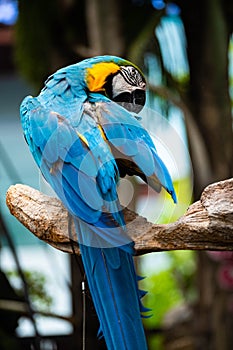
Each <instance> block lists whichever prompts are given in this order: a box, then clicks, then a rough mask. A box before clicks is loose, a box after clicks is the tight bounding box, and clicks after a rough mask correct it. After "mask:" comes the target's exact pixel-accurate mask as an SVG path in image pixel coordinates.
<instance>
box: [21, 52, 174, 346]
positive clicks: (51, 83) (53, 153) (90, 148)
mask: <svg viewBox="0 0 233 350" xmlns="http://www.w3.org/2000/svg"><path fill="white" fill-rule="evenodd" d="M145 91H146V82H145V78H144V76H143V74H142V73H141V71H140V70H139V69H138V68H137V67H136V66H135V65H134V64H132V63H131V62H129V61H126V60H124V59H121V58H118V57H115V56H100V57H94V58H90V59H86V60H84V61H82V62H79V63H77V64H73V65H70V66H68V67H65V68H62V69H60V70H58V71H57V72H56V73H54V74H53V75H52V76H50V77H49V78H48V79H47V81H46V82H45V86H44V88H43V89H42V91H41V92H40V94H39V95H38V97H31V96H28V97H26V98H25V99H24V100H23V102H22V104H21V108H20V114H21V121H22V126H23V130H24V135H25V138H26V141H27V143H28V145H29V147H30V150H31V153H32V155H33V157H34V159H35V161H36V163H37V165H38V166H39V168H40V170H41V172H42V174H43V176H44V177H45V179H46V180H47V181H48V182H49V184H50V185H51V186H52V188H53V189H54V191H55V192H56V193H57V195H58V197H59V198H60V199H61V200H62V202H63V204H64V205H65V207H66V208H67V209H68V211H69V212H70V214H71V215H72V216H73V218H74V222H75V227H76V233H77V238H78V242H79V245H80V250H81V255H82V260H83V264H84V269H85V273H86V276H87V280H88V284H89V288H90V292H91V295H92V298H93V301H94V305H95V308H96V312H97V315H98V318H99V322H100V330H101V332H102V334H103V336H104V338H105V341H106V344H107V348H108V349H109V350H110V349H114V350H123V349H124V350H125V349H128V350H143V349H147V345H146V340H145V335H144V330H143V326H142V321H141V313H143V312H145V311H146V309H145V308H144V307H143V306H142V304H141V301H140V299H141V297H142V296H143V295H144V292H143V291H140V290H139V289H138V286H137V280H138V277H137V276H136V273H135V269H134V264H133V257H132V256H133V253H134V250H133V249H134V248H133V246H134V244H133V242H132V240H131V238H130V237H129V236H128V235H127V227H126V225H125V221H124V216H123V213H122V208H121V205H120V203H119V200H118V195H117V184H118V181H119V178H120V177H123V176H125V175H126V174H128V175H138V176H140V177H141V178H142V179H143V180H144V181H146V182H147V183H148V184H149V185H150V186H151V187H152V188H153V189H155V190H156V191H160V190H161V188H162V187H164V188H165V189H166V190H167V191H168V193H170V194H171V196H172V198H173V200H174V202H176V195H175V192H174V189H173V185H172V181H171V178H170V175H169V173H168V171H167V169H166V167H165V165H164V164H163V162H162V160H161V159H160V158H159V156H158V154H157V151H156V149H155V146H154V144H153V142H152V140H151V138H150V136H149V135H148V133H147V131H146V130H144V129H143V128H142V126H141V125H140V122H139V121H138V116H137V113H138V112H140V110H141V109H142V107H143V105H144V104H145Z"/></svg>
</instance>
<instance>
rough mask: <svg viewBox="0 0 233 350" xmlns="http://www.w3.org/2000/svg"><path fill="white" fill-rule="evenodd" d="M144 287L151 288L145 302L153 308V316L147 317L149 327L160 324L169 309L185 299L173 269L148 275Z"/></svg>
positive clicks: (146, 322)
mask: <svg viewBox="0 0 233 350" xmlns="http://www.w3.org/2000/svg"><path fill="white" fill-rule="evenodd" d="M143 289H145V290H149V293H148V294H147V295H146V296H145V298H144V300H143V301H144V304H145V305H146V306H147V307H149V308H152V316H151V317H150V318H148V319H145V325H146V327H148V328H154V327H158V326H160V325H161V323H162V320H163V317H164V315H165V314H166V313H167V311H169V310H170V309H171V308H172V307H173V306H175V305H177V304H178V303H181V302H182V301H183V300H184V299H183V295H182V292H181V290H180V289H179V285H178V283H177V281H176V279H175V278H174V274H173V271H172V269H168V270H165V271H161V272H159V273H157V274H155V275H151V276H149V277H147V278H146V279H145V280H144V281H143Z"/></svg>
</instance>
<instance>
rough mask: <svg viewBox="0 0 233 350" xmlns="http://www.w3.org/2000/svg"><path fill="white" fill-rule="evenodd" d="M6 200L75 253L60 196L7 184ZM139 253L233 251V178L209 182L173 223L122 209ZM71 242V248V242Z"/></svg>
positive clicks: (41, 233)
mask: <svg viewBox="0 0 233 350" xmlns="http://www.w3.org/2000/svg"><path fill="white" fill-rule="evenodd" d="M6 202H7V205H8V208H9V210H10V212H11V214H12V215H14V216H15V217H16V218H17V219H18V220H19V221H20V222H21V223H22V224H23V225H24V226H26V227H27V228H28V229H29V230H30V231H31V232H32V233H33V234H34V235H35V236H37V237H38V238H39V239H41V240H43V241H45V242H47V243H49V244H50V245H51V246H53V247H55V248H57V249H59V250H62V251H65V252H68V253H73V250H74V251H75V253H77V254H79V249H78V243H77V240H76V234H75V230H74V225H73V223H72V224H71V230H70V231H71V237H69V229H68V227H69V215H68V212H67V211H66V209H65V208H64V207H63V205H62V204H61V202H60V200H58V199H56V198H53V197H49V196H47V195H44V194H42V193H41V192H39V191H37V190H35V189H33V188H31V187H29V186H25V185H14V186H11V187H10V188H9V190H8V192H7V196H6ZM124 215H125V220H126V223H127V229H128V233H129V235H130V237H132V239H133V240H134V241H135V251H136V254H137V255H141V254H145V253H150V252H154V251H163V250H176V249H177V250H178V249H181V250H184V249H185V250H186V249H191V250H233V179H229V180H225V181H221V182H217V183H214V184H212V185H209V186H208V187H206V188H205V190H204V191H203V193H202V195H201V198H200V200H199V201H197V202H195V203H194V204H192V205H190V207H189V208H188V210H187V212H186V213H185V215H183V216H182V217H181V218H180V219H179V220H177V221H176V222H174V223H171V224H164V225H156V224H152V223H150V222H148V221H147V220H146V219H145V218H143V217H141V216H139V215H137V214H135V213H134V212H132V211H130V210H128V209H125V210H124ZM72 246H73V247H72Z"/></svg>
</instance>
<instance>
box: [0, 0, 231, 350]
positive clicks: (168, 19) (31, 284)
mask: <svg viewBox="0 0 233 350" xmlns="http://www.w3.org/2000/svg"><path fill="white" fill-rule="evenodd" d="M232 32H233V2H231V1H227V0H202V1H200V0H190V1H186V0H174V1H172V2H170V1H159V0H118V1H117V0H108V1H106V0H76V1H75V0H50V1H47V0H46V1H45V0H34V1H26V0H21V1H14V0H0V205H1V207H0V239H1V240H0V244H1V248H0V349H2V350H11V349H37V350H39V349H41V350H50V349H51V350H52V349H54V350H57V349H81V348H82V345H81V344H82V339H81V337H82V319H83V315H82V294H81V288H80V283H81V276H80V271H79V268H78V265H77V263H76V260H75V258H74V257H73V256H68V255H66V254H64V253H61V252H59V251H56V250H55V249H53V248H50V247H49V246H47V245H45V244H43V242H39V241H38V239H36V238H34V237H32V235H31V234H30V233H29V232H28V231H27V230H26V229H25V228H24V227H22V226H21V225H20V224H19V223H18V222H16V220H15V219H14V218H13V217H11V216H10V214H9V211H8V209H7V208H6V205H5V193H6V191H7V189H8V188H9V186H10V185H12V184H15V183H23V184H28V185H30V186H32V187H35V188H38V189H41V184H40V179H39V173H38V170H37V169H36V166H35V165H34V162H33V160H32V157H31V155H30V154H29V150H28V149H27V146H26V144H25V142H24V140H23V136H22V131H21V127H20V122H19V105H20V102H21V101H22V99H23V98H24V96H26V95H27V94H37V93H38V92H39V90H40V89H41V88H42V87H43V81H44V80H45V79H46V78H47V77H48V75H50V74H51V73H53V72H54V71H55V70H56V69H58V68H60V67H62V66H65V65H69V64H72V63H76V62H78V61H80V60H82V59H84V58H86V57H90V56H95V55H102V54H114V55H118V56H122V57H125V58H127V59H129V60H132V61H133V62H134V63H135V64H137V65H138V66H140V67H141V68H142V70H143V72H144V73H145V75H146V77H147V81H148V83H149V92H148V96H147V97H148V98H147V108H149V109H152V110H153V111H154V112H151V113H148V115H147V119H146V124H147V127H148V129H150V130H151V132H152V134H153V135H154V136H155V142H156V137H158V136H159V139H161V140H163V143H164V145H165V147H162V146H161V142H158V144H157V147H158V148H161V152H164V153H163V155H164V157H163V156H162V158H163V159H164V161H165V163H166V164H167V166H168V168H169V170H170V172H171V174H172V177H173V180H174V183H175V186H176V189H177V192H178V200H179V204H178V206H177V207H176V208H175V209H174V206H172V204H171V203H170V202H169V200H166V201H164V198H162V199H161V197H160V196H159V195H156V194H150V195H149V196H148V192H147V189H146V188H145V185H143V184H142V183H141V182H137V183H136V185H135V184H134V185H135V186H136V190H135V191H134V194H135V193H137V195H134V196H133V197H134V198H133V200H132V203H131V206H133V207H134V209H135V210H137V211H138V212H140V213H143V215H144V216H147V218H148V219H150V220H151V221H154V222H160V223H161V222H162V223H166V222H170V221H172V220H176V219H177V218H178V217H179V216H180V215H182V214H183V213H184V212H185V209H186V208H187V207H188V205H189V204H190V202H191V201H195V200H197V199H199V197H200V193H201V192H202V190H203V188H204V187H205V186H206V185H208V184H209V183H212V182H215V181H218V180H222V179H226V178H229V177H231V176H232V173H233V132H232V101H233V40H232ZM167 150H172V151H171V154H170V157H169V151H167ZM189 155H190V157H191V161H190V158H189ZM135 181H136V180H135ZM164 203H165V204H164ZM161 204H163V210H161ZM137 265H138V270H139V271H140V274H142V275H144V276H147V278H146V279H145V280H144V281H143V282H140V283H141V285H142V287H143V289H146V290H148V291H149V293H148V294H147V296H146V297H145V298H144V300H145V304H146V306H148V307H150V308H152V314H153V315H152V317H151V318H148V319H145V320H144V325H145V331H146V335H147V338H148V344H149V349H158V350H176V349H177V350H178V349H179V350H180V349H185V350H189V349H190V350H192V349H200V350H204V349H205V350H230V349H232V347H233V332H232V329H233V255H232V253H230V252H222V253H217V252H199V253H197V252H191V251H175V252H164V253H153V254H148V255H146V256H143V257H140V258H138V259H137ZM87 299H88V300H87V303H88V305H87V320H86V329H87V336H86V349H87V350H89V349H94V348H95V349H105V348H106V347H105V344H104V341H103V340H97V339H96V334H97V332H98V321H97V318H96V315H95V312H94V309H93V306H92V304H91V301H90V300H89V298H87Z"/></svg>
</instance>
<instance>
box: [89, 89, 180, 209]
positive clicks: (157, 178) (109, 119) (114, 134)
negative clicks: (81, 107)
mask: <svg viewBox="0 0 233 350" xmlns="http://www.w3.org/2000/svg"><path fill="white" fill-rule="evenodd" d="M93 99H96V94H95V95H94V96H93ZM99 108H100V113H99V115H100V117H99V120H100V123H101V125H102V128H103V130H104V132H105V134H106V137H107V139H108V140H109V142H110V145H111V146H112V151H113V154H114V156H115V158H116V162H117V164H118V168H119V170H120V172H123V174H124V173H125V174H129V175H133V174H135V175H139V176H140V177H141V178H142V179H143V180H145V181H146V182H147V183H148V184H149V185H150V186H151V187H152V188H154V189H155V190H156V191H158V192H159V191H160V190H161V187H164V188H165V190H166V191H167V192H168V193H169V194H170V195H171V196H172V198H173V201H174V202H175V203H176V202H177V198H176V194H175V190H174V188H173V184H172V179H171V177H170V174H169V172H168V170H167V168H166V166H165V165H164V163H163V161H162V160H161V158H160V157H159V155H158V153H157V150H156V148H155V145H154V143H153V141H152V139H151V137H150V135H149V134H148V132H147V131H146V130H145V129H144V128H143V127H142V126H141V124H140V123H139V121H138V120H137V118H135V117H134V116H133V115H132V114H131V113H129V112H128V111H127V110H125V109H124V108H122V107H121V106H119V105H117V104H116V103H114V102H111V101H106V102H104V103H102V104H100V107H99Z"/></svg>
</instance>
